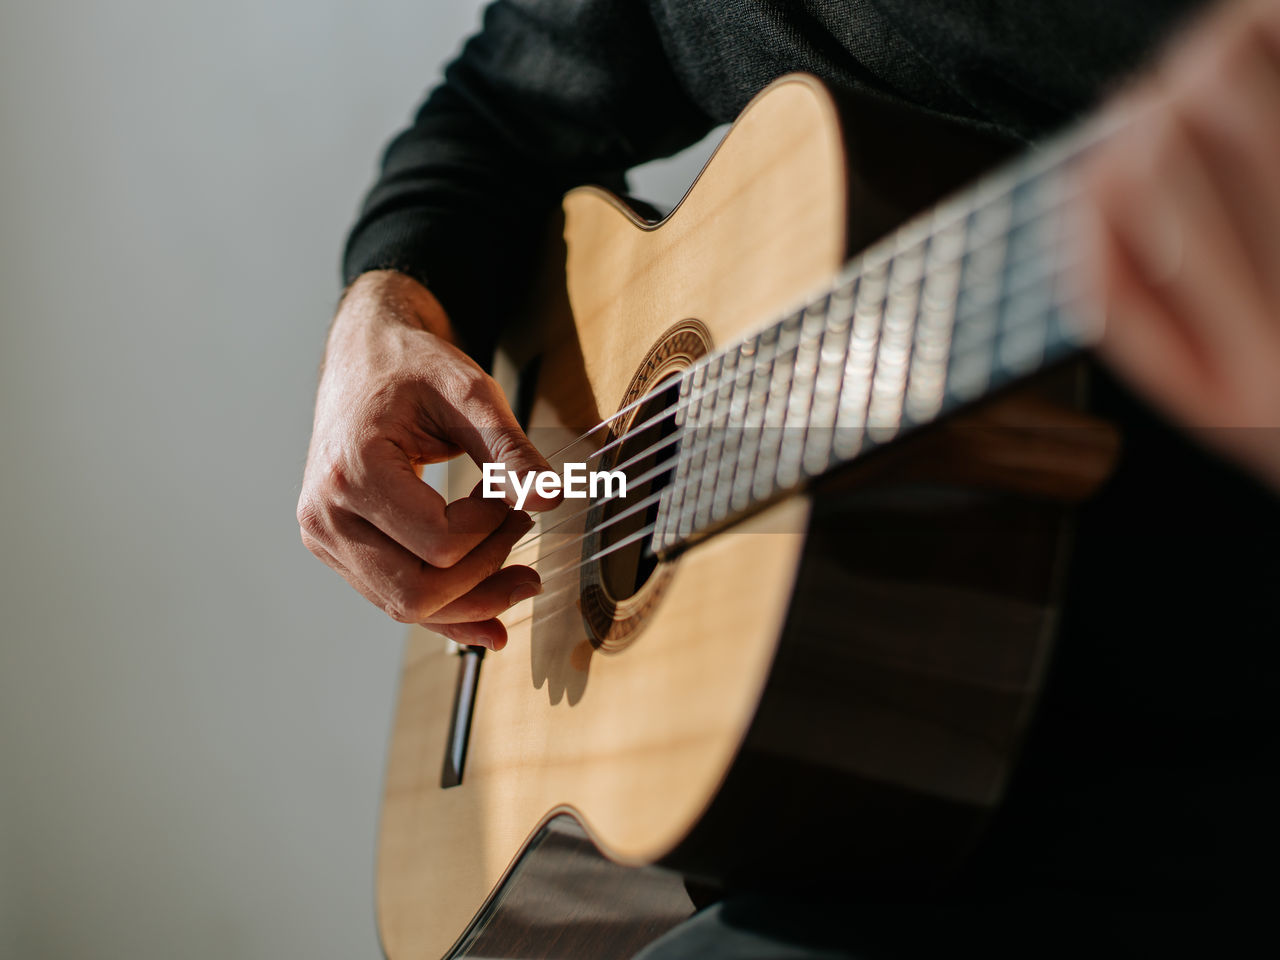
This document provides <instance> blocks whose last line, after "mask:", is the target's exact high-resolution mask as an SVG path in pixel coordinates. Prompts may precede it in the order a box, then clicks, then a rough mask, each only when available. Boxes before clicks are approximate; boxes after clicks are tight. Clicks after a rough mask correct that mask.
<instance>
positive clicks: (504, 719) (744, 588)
mask: <svg viewBox="0 0 1280 960" xmlns="http://www.w3.org/2000/svg"><path fill="white" fill-rule="evenodd" d="M1087 140H1088V135H1087V134H1083V133H1080V134H1076V135H1074V136H1071V135H1068V136H1066V137H1065V138H1059V139H1058V140H1056V141H1054V142H1053V143H1051V145H1049V146H1047V147H1044V148H1041V149H1039V150H1037V151H1034V152H1032V153H1029V154H1024V155H1022V156H1020V157H1018V158H1016V159H1014V160H1013V161H1011V162H1006V158H1007V156H1008V155H1009V153H1010V148H1009V145H1008V144H1005V143H1002V142H999V141H996V140H993V139H988V138H985V137H981V136H978V135H975V134H973V133H972V132H970V131H968V130H966V129H964V128H961V127H960V126H958V125H953V124H949V123H947V122H944V121H937V120H933V119H928V118H922V117H918V116H911V115H907V114H902V113H900V112H899V111H898V110H897V109H895V108H894V107H893V106H891V105H889V104H886V103H883V102H880V101H876V100H863V101H861V102H844V101H837V99H835V98H833V97H832V96H831V95H830V94H829V93H828V92H827V90H826V89H825V88H824V87H822V85H821V84H819V83H818V82H817V81H816V80H814V79H812V78H809V77H805V76H789V77H785V78H783V79H781V80H779V81H777V82H775V83H774V84H773V85H771V86H770V87H769V88H768V89H767V90H766V91H765V92H763V93H762V94H761V95H760V96H759V97H757V98H756V99H755V100H754V101H753V102H752V103H751V105H750V106H749V107H748V108H747V109H746V110H745V111H744V113H743V114H742V116H741V117H740V118H739V120H738V121H737V123H736V124H735V125H734V126H733V127H732V129H731V130H730V132H729V133H728V135H727V136H726V138H725V140H724V141H723V143H722V144H721V146H720V147H719V149H718V150H717V152H716V153H715V155H714V156H713V158H712V159H711V161H710V162H709V163H708V165H707V167H706V169H705V170H704V172H703V173H702V174H701V176H700V177H699V178H698V180H697V181H696V182H695V184H694V185H693V187H692V188H691V189H690V191H689V192H688V194H687V195H686V197H685V198H684V200H683V201H682V202H681V203H680V204H679V205H678V206H677V207H676V209H675V210H674V211H673V212H672V213H671V214H670V215H669V216H667V217H666V218H665V219H662V220H661V221H657V222H653V221H648V220H645V219H643V218H642V217H641V216H640V215H638V214H637V213H635V212H634V211H633V210H632V209H631V208H630V207H629V206H628V205H627V204H626V203H624V202H623V201H622V200H620V199H618V198H616V197H614V196H612V195H609V194H608V193H606V192H604V191H602V190H600V189H596V188H592V187H586V188H581V189H578V190H575V191H573V192H571V193H569V194H568V195H567V196H566V198H565V200H564V204H563V219H562V222H560V223H558V224H557V225H556V229H555V231H554V240H553V241H552V242H550V243H549V244H548V252H547V258H546V260H547V262H546V266H545V269H544V270H543V271H542V272H541V274H540V275H539V279H538V281H537V282H536V284H535V289H534V290H533V291H532V293H531V296H530V301H529V302H530V306H529V308H528V312H527V316H525V317H522V318H520V319H519V320H518V321H517V322H515V323H513V324H512V326H513V328H515V329H516V330H517V331H518V336H517V338H513V340H512V341H511V342H510V343H509V344H508V345H507V350H506V352H505V354H504V356H505V357H506V359H504V360H503V367H502V370H500V371H499V373H500V375H501V376H502V377H503V378H505V380H506V382H507V383H508V384H509V390H510V396H511V398H512V400H513V406H515V408H516V409H517V412H518V413H519V414H520V415H521V417H522V418H523V421H524V423H525V424H526V427H527V429H528V431H529V434H530V436H531V438H532V439H533V440H534V442H535V443H537V444H538V445H539V447H540V449H542V450H543V451H544V452H545V453H547V454H548V455H549V457H550V460H551V462H552V464H553V466H559V465H561V464H564V463H569V462H578V463H583V464H587V465H588V466H591V465H598V466H599V467H600V468H602V469H608V470H615V471H621V472H622V473H623V474H624V475H625V476H626V477H627V480H628V483H627V490H626V495H625V496H620V495H619V494H618V492H617V491H616V490H615V491H612V492H611V493H598V495H597V496H595V497H594V498H589V499H586V500H583V499H574V500H569V499H566V500H565V501H564V502H563V504H562V505H561V506H559V507H557V509H556V510H554V511H551V512H548V513H544V514H540V515H539V516H538V523H537V525H536V526H535V528H534V529H533V530H532V531H531V532H530V533H529V534H528V535H527V536H526V537H525V539H524V540H523V541H522V542H521V543H520V544H519V545H517V547H516V549H515V551H514V552H513V554H512V561H513V562H519V563H528V564H531V565H533V566H534V567H535V568H536V569H538V570H539V571H540V572H541V574H542V577H543V581H544V585H545V589H544V591H543V593H541V594H540V595H539V596H537V597H535V598H533V599H531V600H527V601H525V602H523V603H520V604H519V605H517V606H516V607H514V608H513V609H511V610H510V611H508V612H507V613H506V614H505V615H504V618H503V619H504V621H505V623H506V624H507V627H508V632H509V638H510V639H509V643H508V646H507V647H506V649H505V650H503V651H502V652H501V653H498V654H490V655H488V656H482V655H481V653H480V652H479V651H476V650H467V649H463V648H457V647H454V646H453V645H451V644H449V643H447V642H446V641H444V640H443V639H442V638H440V637H438V636H435V635H432V634H430V633H428V632H426V631H424V630H421V629H415V630H414V631H413V632H412V634H411V635H410V637H409V640H408V646H407V651H406V654H405V660H404V668H403V675H402V681H401V687H400V695H399V706H398V710H397V713H396V720H395V729H394V734H393V738H392V742H391V748H390V760H389V768H388V771H387V779H386V792H385V798H384V803H383V809H382V821H381V835H380V841H379V856H378V874H377V886H378V889H377V902H378V920H379V928H380V932H381V937H382V941H383V945H384V947H385V949H386V952H387V954H388V955H389V956H390V957H391V958H392V960H406V958H422V957H431V958H435V957H443V956H459V955H468V954H469V955H483V956H498V955H511V956H522V957H524V956H563V955H567V954H568V953H569V952H570V949H569V945H570V941H571V940H572V939H573V937H575V936H578V934H576V933H573V932H572V931H569V929H568V928H569V926H570V925H571V924H570V921H569V919H567V918H568V917H569V915H570V914H571V913H572V912H573V903H574V902H575V901H576V902H578V903H579V904H581V903H588V907H587V908H585V909H582V910H579V911H578V914H577V916H578V918H579V920H581V921H582V922H581V923H580V926H583V927H585V928H590V930H594V933H591V934H589V935H584V936H587V939H586V940H583V941H582V943H583V944H587V945H586V946H582V947H581V950H582V955H586V956H592V957H597V958H604V957H608V956H629V955H630V954H631V952H632V951H634V950H635V949H636V948H637V947H638V946H639V945H640V944H642V943H643V942H644V941H645V939H647V938H652V937H653V936H655V935H657V934H658V933H660V932H661V931H662V930H663V929H665V927H668V926H670V925H671V924H672V923H674V922H676V921H677V920H678V919H680V917H681V916H683V915H685V914H687V913H688V911H689V909H690V907H689V900H688V897H687V896H686V895H685V894H684V890H683V888H682V887H680V885H679V883H678V882H676V881H672V880H671V879H669V878H671V877H676V876H684V877H692V878H695V881H696V882H697V883H701V884H705V885H710V886H714V885H717V884H729V885H734V886H746V887H749V886H773V885H782V886H788V887H790V888H795V886H796V885H798V884H801V883H803V882H805V881H806V880H811V879H813V878H815V877H821V876H823V875H824V873H825V872H827V871H838V872H839V874H840V876H841V877H842V878H843V880H844V882H849V883H858V882H866V883H869V884H876V885H885V884H894V883H905V884H919V883H927V882H931V880H932V879H934V878H937V877H939V876H942V875H944V874H945V872H946V871H947V870H948V869H949V868H950V867H951V866H952V865H953V864H954V863H955V862H956V861H957V860H958V859H959V858H961V857H963V856H964V854H965V852H966V851H967V850H968V849H969V848H970V847H971V845H972V843H973V842H974V839H975V837H976V836H977V835H978V833H979V832H980V830H981V829H982V825H983V822H984V820H985V819H986V817H987V816H988V814H989V813H990V812H991V811H992V809H993V808H994V807H995V806H996V805H997V804H998V803H999V801H1000V798H1001V793H1002V790H1003V788H1004V785H1005V783H1006V781H1007V779H1008V777H1009V775H1010V771H1011V769H1012V767H1013V764H1014V762H1015V760H1016V757H1017V752H1018V746H1019V742H1020V740H1021V737H1022V734H1023V731H1024V729H1025V727H1026V724H1027V720H1028V717H1029V715H1030V712H1031V710H1032V708H1033V706H1034V703H1035V699H1036V694H1037V690H1038V687H1039V685H1040V682H1041V678H1042V675H1043V673H1044V671H1045V667H1046V662H1047V658H1048V655H1049V651H1050V646H1051V642H1052V636H1053V627H1054V620H1055V612H1056V609H1057V603H1058V589H1059V584H1060V579H1061V577H1060V575H1061V572H1062V568H1063V564H1064V559H1065V556H1066V553H1065V545H1066V539H1067V534H1068V531H1069V521H1070V513H1071V507H1072V505H1073V504H1074V503H1076V502H1078V501H1079V500H1080V499H1081V498H1083V497H1085V496H1087V495H1088V494H1089V493H1090V492H1091V491H1092V490H1093V489H1094V488H1095V487H1096V485H1097V484H1098V483H1100V482H1101V480H1102V479H1104V478H1105V476H1106V474H1107V471H1108V469H1109V467H1110V464H1111V463H1112V461H1113V459H1114V455H1115V452H1116V437H1115V434H1114V432H1113V430H1112V429H1111V428H1110V427H1109V426H1108V425H1107V424H1105V423H1101V422H1098V421H1095V420H1094V419H1092V418H1090V417H1089V416H1087V415H1086V414H1084V413H1083V412H1081V407H1080V401H1081V390H1082V383H1083V381H1082V377H1081V373H1082V367H1081V364H1080V363H1078V362H1077V360H1076V358H1078V357H1079V356H1080V354H1081V351H1082V350H1083V349H1085V348H1087V347H1088V345H1089V343H1090V341H1091V338H1092V337H1093V336H1094V329H1093V326H1092V325H1091V324H1090V323H1089V322H1087V320H1088V318H1087V317H1086V316H1085V315H1084V311H1083V310H1081V309H1079V305H1078V304H1076V303H1075V302H1074V301H1073V299H1072V298H1073V291H1074V287H1073V285H1072V284H1071V283H1070V270H1071V268H1072V264H1071V262H1070V261H1071V255H1070V244H1068V243H1066V242H1064V229H1065V228H1064V223H1065V222H1066V221H1065V214H1066V212H1067V211H1068V210H1069V206H1070V196H1071V194H1070V189H1071V188H1070V178H1069V176H1068V171H1069V168H1070V163H1071V161H1072V159H1073V158H1074V157H1075V156H1076V155H1077V154H1078V153H1079V151H1080V150H1081V149H1083V148H1084V144H1085V143H1086V142H1087ZM993 170H994V172H990V171H993ZM984 171H985V173H983V176H982V177H981V178H980V179H979V180H978V181H977V182H976V185H974V186H971V187H969V188H967V189H963V190H960V191H959V192H955V191H956V187H957V186H958V185H959V184H960V183H962V182H965V181H967V180H969V179H970V178H972V177H973V176H974V175H975V174H978V173H980V172H984ZM943 197H947V199H945V200H943V201H942V202H941V203H939V202H938V201H939V199H940V198H943ZM931 204H932V206H931ZM877 238H879V239H877ZM871 241H876V242H874V243H872V242H871ZM868 244H870V245H868ZM859 251H860V252H859ZM477 479H478V472H469V471H468V470H467V469H464V468H463V467H461V466H458V467H456V468H451V474H450V484H451V486H455V487H456V489H454V490H452V491H451V492H453V493H454V494H455V495H458V494H459V492H460V493H465V492H466V491H467V490H469V489H470V488H471V487H472V486H473V485H474V483H475V482H476V480H477ZM583 851H591V855H590V856H588V857H586V859H585V860H578V861H576V862H577V863H579V864H586V866H585V867H579V868H578V869H577V871H576V873H575V872H574V871H571V870H567V869H566V870H563V871H562V870H561V869H560V866H562V865H564V864H566V863H569V862H570V861H573V859H574V858H573V855H574V854H575V853H581V852H583ZM596 851H598V853H596ZM619 865H620V866H619ZM643 865H659V866H661V867H664V868H669V869H670V871H671V872H670V873H667V874H658V873H654V872H653V871H648V872H645V871H637V870H634V869H633V868H636V867H640V866H643ZM574 877H576V879H573V878H574ZM664 877H666V878H668V879H663V878H664ZM591 904H594V905H593V906H592V905H591ZM557 909H563V910H564V911H565V913H564V914H563V917H562V919H559V920H558V919H557V914H556V910H557ZM629 909H630V910H632V911H633V912H638V914H639V916H638V917H636V916H630V917H629V916H628V915H627V911H628V910H629ZM584 918H585V919H584ZM504 931H505V932H504ZM579 932H580V931H579ZM591 936H594V937H595V939H594V941H593V940H591V939H590V937H591ZM495 938H498V939H495ZM502 938H505V939H502ZM566 938H567V939H566ZM499 941H501V942H499ZM575 942H576V941H575Z"/></svg>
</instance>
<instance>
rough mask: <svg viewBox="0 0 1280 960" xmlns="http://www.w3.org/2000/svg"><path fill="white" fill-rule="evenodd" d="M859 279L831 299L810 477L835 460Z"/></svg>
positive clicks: (807, 442) (807, 466)
mask: <svg viewBox="0 0 1280 960" xmlns="http://www.w3.org/2000/svg"><path fill="white" fill-rule="evenodd" d="M856 287H857V280H856V279H854V280H853V281H852V282H850V283H848V284H845V285H842V286H839V287H837V288H836V290H835V291H834V292H833V293H832V294H831V296H830V298H829V299H828V300H827V309H826V311H825V313H826V318H825V319H826V323H825V324H824V328H823V330H822V333H821V335H820V336H821V341H820V343H819V346H818V373H817V376H816V378H815V380H814V386H813V404H812V410H811V412H810V422H809V426H808V429H806V431H805V437H804V459H803V468H804V473H805V476H806V477H816V476H818V475H819V474H821V473H823V472H824V471H826V470H827V468H828V467H830V466H831V464H832V462H833V458H832V455H833V452H834V450H835V429H836V414H837V411H838V410H839V406H840V384H841V382H842V381H843V379H844V359H845V353H846V351H847V349H848V343H849V330H850V327H851V326H852V324H853V294H854V290H855V289H856Z"/></svg>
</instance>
